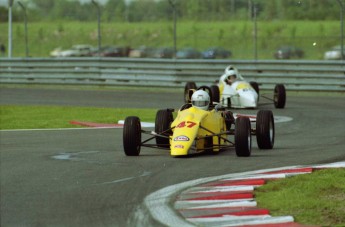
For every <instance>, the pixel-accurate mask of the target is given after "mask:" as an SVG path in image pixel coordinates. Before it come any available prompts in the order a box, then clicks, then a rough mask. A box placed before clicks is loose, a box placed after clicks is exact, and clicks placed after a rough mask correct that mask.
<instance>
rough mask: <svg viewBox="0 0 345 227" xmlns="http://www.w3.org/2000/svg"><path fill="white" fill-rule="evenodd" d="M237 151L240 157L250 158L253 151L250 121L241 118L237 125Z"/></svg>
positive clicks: (237, 120) (238, 119)
mask: <svg viewBox="0 0 345 227" xmlns="http://www.w3.org/2000/svg"><path fill="white" fill-rule="evenodd" d="M235 150H236V155H237V156H238V157H249V156H250V154H251V150H252V136H251V128H250V120H249V118H247V117H239V118H237V119H236V123H235Z"/></svg>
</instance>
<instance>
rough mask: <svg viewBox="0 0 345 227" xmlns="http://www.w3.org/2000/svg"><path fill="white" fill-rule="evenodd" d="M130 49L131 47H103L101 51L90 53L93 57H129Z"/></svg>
mask: <svg viewBox="0 0 345 227" xmlns="http://www.w3.org/2000/svg"><path fill="white" fill-rule="evenodd" d="M129 51H130V48H129V47H118V46H104V47H101V49H100V51H98V49H96V50H95V51H93V52H91V53H90V56H93V57H97V56H100V57H128V54H129Z"/></svg>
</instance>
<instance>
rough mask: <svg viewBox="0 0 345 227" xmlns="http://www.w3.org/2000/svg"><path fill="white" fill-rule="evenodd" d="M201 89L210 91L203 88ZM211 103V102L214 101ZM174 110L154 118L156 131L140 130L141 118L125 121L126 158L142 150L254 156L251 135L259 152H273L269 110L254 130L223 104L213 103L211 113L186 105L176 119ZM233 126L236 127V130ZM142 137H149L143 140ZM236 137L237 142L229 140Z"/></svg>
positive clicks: (258, 114)
mask: <svg viewBox="0 0 345 227" xmlns="http://www.w3.org/2000/svg"><path fill="white" fill-rule="evenodd" d="M199 89H202V90H207V91H208V93H209V94H210V96H212V94H211V89H210V88H209V87H206V86H203V87H200V88H199ZM211 100H212V99H211ZM173 112H174V110H173V109H163V110H159V111H158V112H157V114H156V119H155V131H145V130H143V129H142V128H141V123H140V119H139V118H138V117H136V116H130V117H127V118H126V119H125V122H124V129H123V148H124V152H125V154H126V155H127V156H138V155H139V153H140V148H141V147H151V148H160V149H166V150H170V155H171V156H174V157H175V156H185V155H190V154H198V153H203V152H209V153H218V152H219V151H221V150H226V149H228V148H235V151H236V155H237V156H244V157H248V156H250V154H251V148H252V138H251V136H252V135H256V138H257V144H258V147H259V148H260V149H272V148H273V145H274V136H275V131H274V119H273V113H272V111H270V110H260V111H259V112H258V113H257V117H256V120H252V122H255V123H256V127H255V128H253V129H252V128H251V120H250V119H249V117H245V116H237V118H236V119H235V117H234V115H233V113H232V112H231V111H229V110H226V109H225V108H223V107H222V106H221V105H219V104H218V105H214V104H213V103H212V101H211V103H210V106H209V109H208V110H202V109H200V108H197V107H195V106H192V105H191V104H190V103H187V104H184V105H183V106H182V107H181V108H180V109H179V110H178V112H177V116H176V118H175V119H174V117H173ZM233 126H235V127H234V128H233ZM142 135H148V136H146V137H147V138H143V137H142ZM229 136H234V140H230V139H229V138H228V137H229Z"/></svg>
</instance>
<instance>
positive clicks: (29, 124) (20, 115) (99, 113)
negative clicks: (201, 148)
mask: <svg viewBox="0 0 345 227" xmlns="http://www.w3.org/2000/svg"><path fill="white" fill-rule="evenodd" d="M0 109H1V114H0V122H1V124H0V129H1V130H4V129H45V128H75V127H78V126H75V125H71V124H70V123H69V122H70V121H72V120H78V121H88V122H97V123H117V122H118V120H124V119H125V118H126V117H127V116H138V117H139V118H140V119H141V121H151V122H152V121H154V118H155V115H156V111H157V110H155V109H129V108H128V109H124V108H95V107H60V106H12V105H2V106H0Z"/></svg>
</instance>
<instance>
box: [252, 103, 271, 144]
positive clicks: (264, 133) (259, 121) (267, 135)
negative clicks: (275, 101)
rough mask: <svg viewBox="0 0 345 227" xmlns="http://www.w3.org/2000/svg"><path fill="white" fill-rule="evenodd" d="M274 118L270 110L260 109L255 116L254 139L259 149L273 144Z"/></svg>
mask: <svg viewBox="0 0 345 227" xmlns="http://www.w3.org/2000/svg"><path fill="white" fill-rule="evenodd" d="M274 136H275V130H274V118H273V113H272V111H270V110H260V111H259V112H258V113H257V116H256V140H257V143H258V147H259V148H260V149H272V148H273V146H274Z"/></svg>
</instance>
